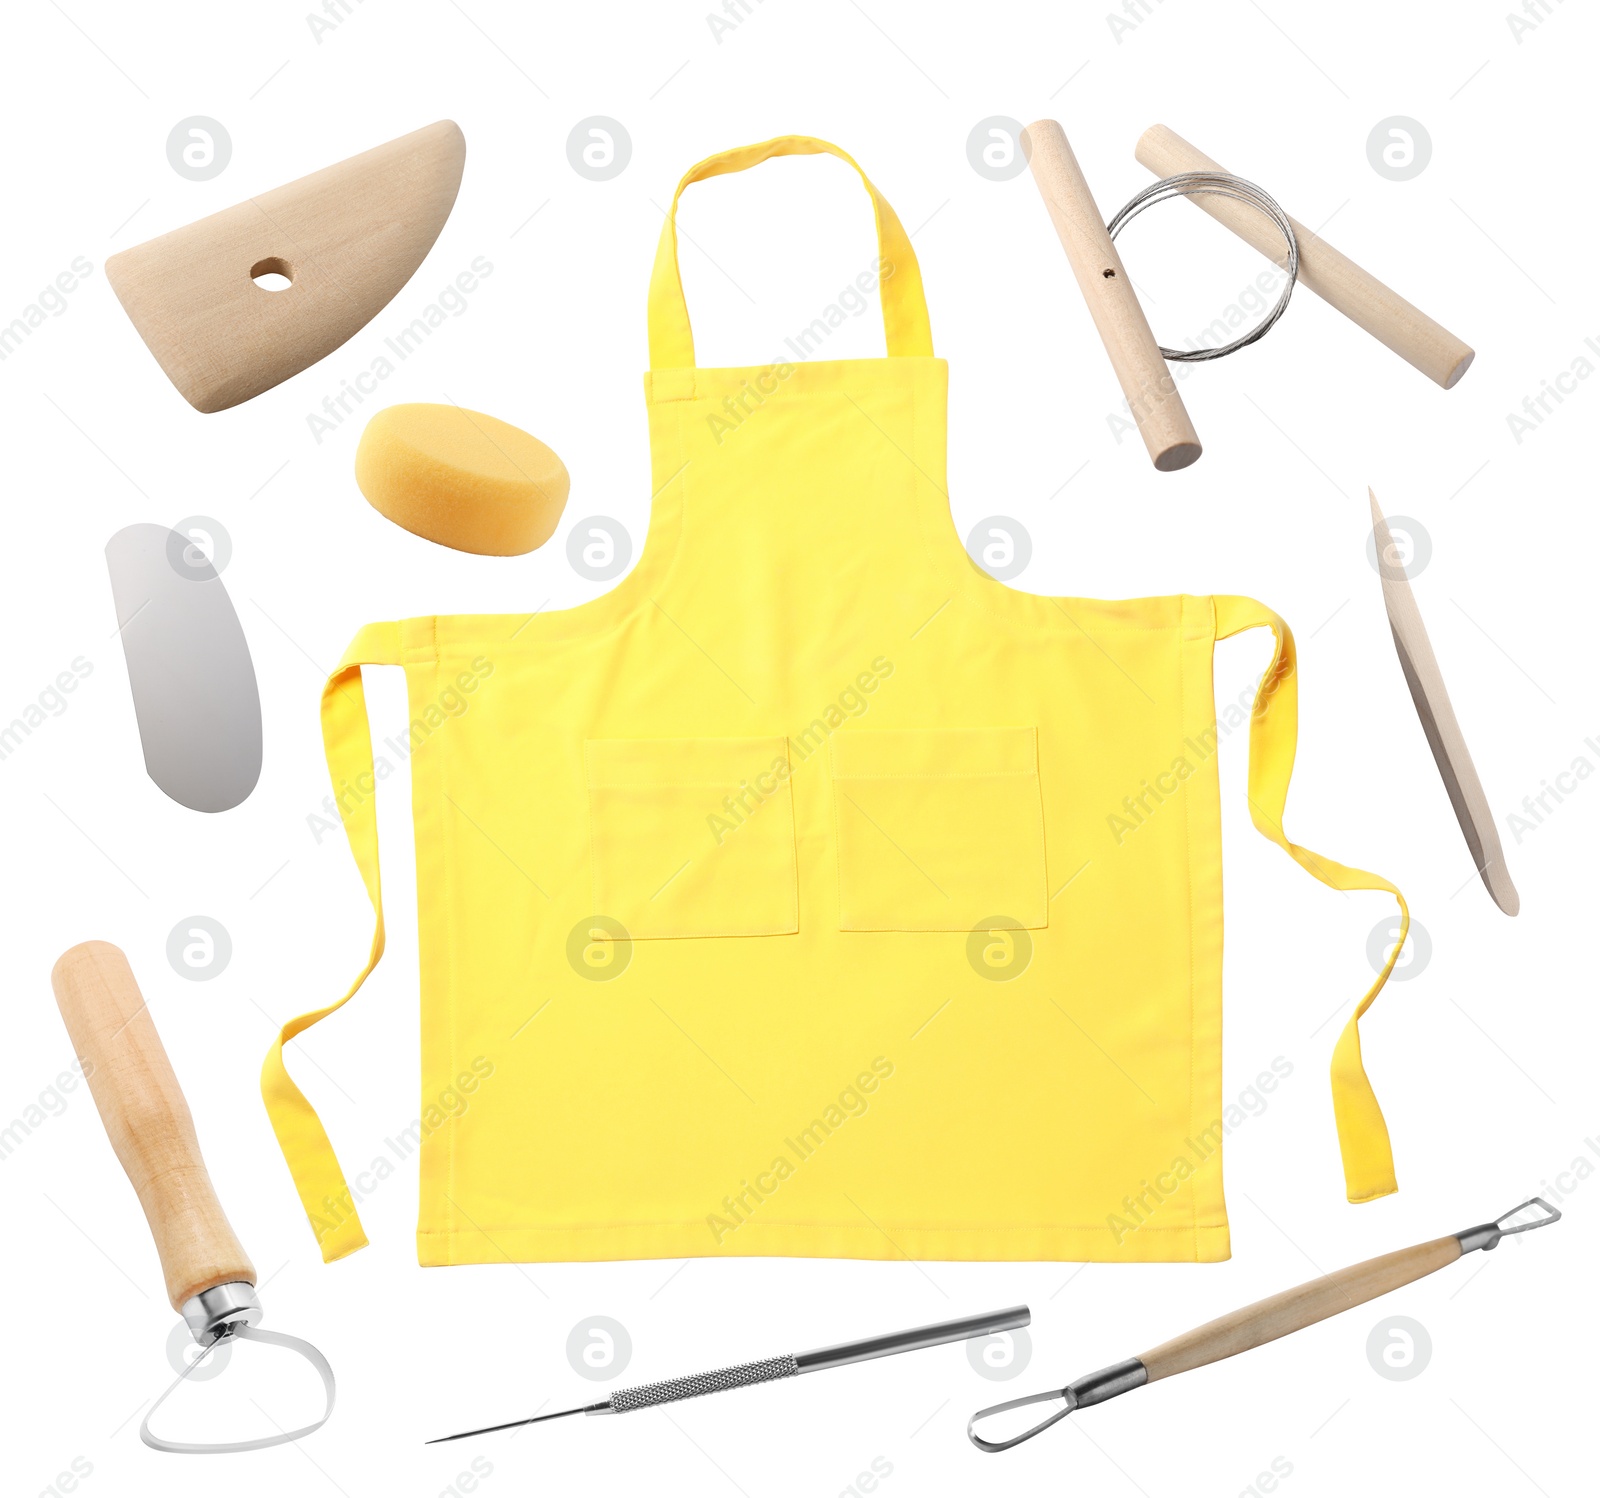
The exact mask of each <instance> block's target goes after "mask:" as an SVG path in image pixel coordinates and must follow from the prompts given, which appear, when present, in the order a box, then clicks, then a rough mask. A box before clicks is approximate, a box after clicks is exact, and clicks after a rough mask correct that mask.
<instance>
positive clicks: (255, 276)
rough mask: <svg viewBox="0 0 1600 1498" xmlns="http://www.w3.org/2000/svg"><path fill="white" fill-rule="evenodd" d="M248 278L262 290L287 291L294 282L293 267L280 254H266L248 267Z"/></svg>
mask: <svg viewBox="0 0 1600 1498" xmlns="http://www.w3.org/2000/svg"><path fill="white" fill-rule="evenodd" d="M250 279H251V280H252V281H254V282H255V283H256V285H257V286H259V287H260V288H261V289H262V290H263V291H287V290H288V289H289V287H290V286H291V285H293V284H294V267H293V266H292V265H290V264H289V262H288V261H287V260H285V259H284V258H283V257H282V256H281V255H268V256H267V258H266V259H265V260H258V261H256V263H255V264H254V265H252V266H251V267H250Z"/></svg>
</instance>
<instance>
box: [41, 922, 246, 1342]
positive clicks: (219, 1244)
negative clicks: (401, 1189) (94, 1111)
mask: <svg viewBox="0 0 1600 1498" xmlns="http://www.w3.org/2000/svg"><path fill="white" fill-rule="evenodd" d="M50 982H51V985H52V986H53V987H54V988H55V991H56V1003H57V1004H58V1005H59V1006H60V1009H61V1017H62V1019H64V1020H65V1021H66V1022H67V1034H68V1035H70V1036H71V1037H72V1044H73V1046H74V1048H75V1049H76V1050H77V1053H78V1057H79V1060H80V1061H81V1062H82V1063H83V1072H84V1075H85V1076H86V1077H87V1078H88V1079H89V1091H90V1092H91V1093H93V1094H94V1101H95V1106H96V1107H97V1108H99V1110H100V1117H101V1119H102V1120H103V1121H104V1123H105V1126H106V1133H107V1134H109V1135H110V1136H111V1147H112V1148H113V1149H114V1150H116V1152H117V1158H118V1159H119V1160H120V1161H122V1168H123V1169H124V1170H125V1171H127V1173H128V1179H129V1180H130V1181H132V1182H133V1189H134V1190H135V1191H137V1192H138V1193H139V1204H140V1205H141V1206H142V1207H143V1208H144V1215H145V1218H146V1220H147V1221H148V1222H149V1224H150V1231H151V1233H152V1235H154V1237H155V1240H156V1250H157V1252H158V1253H159V1254H160V1255H161V1268H162V1271H163V1273H164V1274H165V1275H166V1278H167V1298H168V1299H169V1300H170V1301H171V1302H172V1308H173V1310H175V1311H182V1309H183V1303H184V1302H185V1301H186V1300H188V1299H189V1298H190V1297H191V1296H195V1295H198V1294H199V1293H200V1292H201V1291H202V1290H209V1289H211V1288H212V1287H213V1286H216V1285H225V1284H228V1283H229V1282H230V1281H235V1280H243V1281H245V1282H246V1283H248V1284H251V1285H253V1284H255V1282H256V1271H255V1268H254V1266H253V1265H252V1264H251V1263H250V1260H249V1259H248V1258H247V1257H246V1255H245V1251H244V1249H243V1248H241V1247H240V1246H239V1240H238V1239H237V1238H236V1237H234V1235H233V1229H232V1228H231V1227H229V1226H228V1219H227V1218H226V1217H225V1216H224V1215H223V1211H222V1205H221V1203H220V1202H218V1200H217V1194H216V1192H215V1191H214V1190H213V1189H212V1186H211V1177H210V1176H209V1175H207V1174H206V1165H205V1161H204V1160H202V1159H201V1158H200V1144H199V1141H198V1140H197V1139H196V1138H195V1133H194V1119H193V1118H192V1117H191V1116H190V1114H189V1105H188V1104H187V1103H186V1102H185V1101H184V1099H183V1090H182V1089H181V1088H180V1087H179V1086H178V1079H177V1077H176V1076H174V1075H173V1071H172V1063H171V1062H170V1061H169V1060H168V1059H167V1053H166V1050H165V1049H164V1048H163V1046H162V1044H161V1037H160V1036H159V1035H158V1034H156V1027H155V1021H154V1020H152V1019H151V1018H150V1011H149V1010H148V1009H147V1008H146V1007H145V1003H144V999H143V997H142V996H141V995H140V993H139V985H138V984H137V983H136V982H135V981H134V977H133V972H132V970H131V969H130V968H129V966H128V959H127V958H126V957H125V956H123V954H122V951H121V949H120V948H118V947H114V946H112V945H111V943H110V942H106V941H86V942H84V943H83V944H82V945H81V946H76V947H73V948H72V950H71V951H69V952H67V953H65V954H64V955H63V956H62V957H61V959H60V960H59V961H58V962H57V963H56V965H55V969H54V971H53V972H52V973H51V974H50Z"/></svg>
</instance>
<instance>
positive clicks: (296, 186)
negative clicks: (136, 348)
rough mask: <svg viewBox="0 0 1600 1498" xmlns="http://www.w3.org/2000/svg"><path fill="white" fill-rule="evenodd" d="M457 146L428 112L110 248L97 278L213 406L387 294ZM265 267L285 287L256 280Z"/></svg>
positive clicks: (461, 156) (182, 388)
mask: <svg viewBox="0 0 1600 1498" xmlns="http://www.w3.org/2000/svg"><path fill="white" fill-rule="evenodd" d="M466 154H467V142H466V138H465V137H464V136H463V135H462V133H461V130H460V127H459V126H457V125H456V124H455V122H454V121H452V120H440V121H439V122H438V123H437V124H433V125H428V126H425V127H424V128H423V129H421V130H414V131H412V133H411V134H410V135H402V136H401V137H400V138H399V139H398V140H392V141H390V142H388V144H387V145H382V146H378V147H376V148H374V149H373V150H371V151H363V152H362V153H361V154H360V155H359V156H352V157H350V159H349V160H348V161H341V162H339V163H337V164H336V165H334V166H330V167H324V168H323V169H322V170H321V171H320V172H313V173H312V174H311V175H310V176H309V177H301V178H300V179H299V180H298V181H296V182H290V183H287V184H286V185H285V186H283V187H275V188H273V189H272V191H271V192H265V193H262V194H261V195H260V196H259V197H254V198H249V199H246V201H244V202H243V203H236V204H235V205H234V206H233V207H232V208H225V209H223V211H222V212H221V213H214V214H212V215H211V217H210V218H203V219H200V220H199V221H198V222H197V223H193V224H189V225H187V226H185V227H184V228H182V229H174V230H173V231H172V233H170V234H163V235H161V236H160V237H159V238H158V239H151V240H147V241H146V242H145V243H144V244H141V245H135V246H134V247H133V248H132V249H130V250H124V251H122V253H121V254H118V255H113V256H112V257H111V258H110V259H109V260H108V261H106V279H107V280H108V281H110V282H111V289H112V290H113V291H115V292H116V294H117V299H118V300H119V301H120V302H121V303H122V307H123V310H124V311H125V312H126V313H127V314H128V316H129V318H131V319H132V321H133V325H134V327H135V328H137V329H138V330H139V336H140V337H141V338H143V339H144V341H145V343H146V345H148V347H149V349H150V352H151V353H152V354H154V355H155V356H156V362H157V363H158V364H160V366H161V368H162V369H163V370H164V371H165V372H166V375H167V378H168V379H169V380H171V381H172V383H173V384H174V385H176V386H177V387H178V391H179V393H180V394H181V395H182V396H183V398H184V399H185V400H187V401H188V402H189V404H190V405H192V406H193V407H194V408H195V409H196V410H198V411H208V412H209V411H225V410H227V409H228V407H229V406H237V405H238V404H239V403H240V402H241V401H247V400H249V399H250V398H251V397H252V396H256V395H260V394H261V392H262V391H263V390H270V389H271V388H272V387H273V386H274V385H277V384H281V383H282V382H283V381H284V380H287V379H288V378H289V377H290V376H291V375H297V374H299V373H300V371H301V370H302V369H306V368H309V367H310V366H311V365H313V364H315V363H316V362H317V361H318V360H319V359H323V358H326V357H327V356H328V355H329V354H331V353H332V352H333V351H334V350H335V349H336V348H338V347H339V346H340V344H342V343H344V342H345V341H346V340H347V339H349V338H351V337H353V336H354V335H355V334H356V333H358V332H359V331H360V330H361V329H362V328H364V327H365V326H366V325H367V324H368V323H369V322H371V320H372V319H373V318H374V317H375V316H376V315H377V314H378V313H379V312H380V311H381V310H382V309H383V308H384V307H385V306H387V305H388V303H389V302H390V301H391V300H392V299H393V297H394V296H395V294H396V293H397V292H398V291H399V290H400V288H401V287H402V286H404V285H405V284H406V282H407V281H409V280H410V279H411V277H412V274H413V273H414V272H415V271H416V269H417V267H418V266H419V265H421V264H422V261H423V259H424V257H425V256H426V255H427V253H428V251H429V250H430V249H431V248H432V247H433V242H434V240H436V239H437V238H438V237H439V231H440V230H441V229H442V228H444V223H445V220H446V219H447V218H449V216H450V210H451V208H452V207H453V206H454V204H455V200H456V192H457V190H458V189H459V188H460V186H461V169H462V166H463V165H464V163H465V161H466ZM267 272H276V273H277V274H279V275H285V276H288V278H289V280H290V285H289V286H288V287H286V288H285V289H284V290H282V291H267V290H264V289H263V288H262V287H260V286H257V285H256V284H255V280H254V278H255V277H256V276H258V275H263V274H265V273H267Z"/></svg>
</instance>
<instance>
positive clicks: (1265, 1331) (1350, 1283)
mask: <svg viewBox="0 0 1600 1498" xmlns="http://www.w3.org/2000/svg"><path fill="white" fill-rule="evenodd" d="M1530 1209H1532V1210H1534V1211H1535V1212H1536V1214H1537V1215H1534V1216H1532V1217H1524V1214H1526V1213H1528V1212H1529V1211H1530ZM1560 1220H1561V1214H1560V1212H1558V1211H1557V1210H1556V1209H1555V1208H1554V1207H1552V1206H1551V1205H1550V1203H1549V1202H1547V1201H1545V1200H1544V1198H1543V1197H1538V1196H1535V1197H1533V1198H1531V1199H1530V1200H1528V1201H1525V1202H1523V1203H1522V1205H1521V1206H1518V1207H1513V1208H1512V1209H1511V1210H1510V1211H1509V1212H1506V1213H1504V1214H1503V1215H1502V1216H1500V1217H1497V1218H1496V1219H1495V1220H1494V1221H1493V1222H1486V1223H1483V1224H1481V1225H1480V1226H1478V1227H1473V1228H1467V1229H1465V1230H1464V1231H1462V1232H1459V1233H1452V1234H1450V1235H1449V1236H1448V1237H1445V1238H1435V1239H1433V1240H1432V1241H1431V1242H1428V1243H1418V1244H1416V1245H1415V1246H1413V1247H1411V1248H1402V1249H1401V1250H1400V1251H1399V1252H1398V1253H1392V1254H1383V1255H1381V1256H1380V1257H1378V1258H1376V1259H1368V1260H1366V1261H1365V1262H1364V1263H1361V1264H1353V1265H1351V1266H1350V1268H1348V1269H1341V1270H1339V1271H1337V1272H1336V1273H1334V1274H1328V1275H1324V1276H1323V1277H1322V1278H1321V1279H1316V1280H1310V1281H1308V1282H1307V1283H1306V1284H1304V1285H1298V1286H1296V1287H1295V1288H1294V1289H1293V1290H1284V1291H1282V1292H1280V1293H1279V1294H1277V1295H1272V1296H1269V1297H1268V1298H1267V1299H1266V1300H1258V1301H1257V1302H1256V1303H1255V1304H1254V1305H1250V1306H1245V1307H1244V1308H1243V1309H1242V1310H1238V1311H1234V1312H1232V1313H1231V1314H1230V1315H1227V1316H1221V1317H1218V1319H1217V1320H1215V1321H1208V1322H1207V1323H1206V1324H1205V1325H1204V1326H1199V1327H1196V1328H1195V1329H1194V1330H1193V1331H1192V1332H1185V1333H1184V1334H1183V1335H1182V1336H1181V1337H1174V1338H1173V1339H1172V1340H1171V1341H1170V1342H1163V1343H1162V1344H1161V1346H1159V1347H1157V1348H1154V1349H1152V1350H1151V1351H1150V1352H1146V1353H1143V1354H1141V1355H1140V1356H1139V1357H1136V1358H1127V1359H1125V1360H1124V1361H1123V1362H1120V1363H1113V1364H1112V1365H1111V1366H1110V1367H1109V1368H1102V1369H1100V1370H1099V1372H1097V1373H1090V1374H1088V1375H1087V1376H1085V1377H1083V1378H1079V1379H1075V1380H1074V1381H1073V1382H1072V1383H1070V1384H1068V1385H1067V1386H1066V1388H1064V1389H1050V1390H1047V1391H1046V1392H1045V1393H1043V1394H1028V1395H1025V1396H1024V1397H1023V1398H1021V1399H1009V1400H1007V1401H1006V1402H1005V1403H1004V1404H994V1405H990V1406H989V1408H988V1409H984V1410H979V1411H978V1413H977V1414H975V1415H974V1416H973V1417H972V1418H971V1419H970V1420H969V1421H967V1438H968V1440H970V1441H971V1442H972V1444H973V1445H974V1446H976V1447H977V1448H978V1449H979V1450H980V1451H991V1452H992V1451H1009V1450H1010V1449H1011V1448H1012V1447H1013V1446H1020V1445H1021V1444H1022V1443H1023V1442H1024V1441H1027V1440H1030V1439H1031V1438H1032V1437H1034V1436H1036V1435H1038V1434H1039V1432H1040V1431H1042V1430H1049V1428H1050V1427H1051V1426H1052V1425H1054V1424H1055V1423H1056V1422H1057V1421H1058V1420H1064V1419H1066V1417H1067V1416H1068V1415H1070V1414H1071V1413H1072V1412H1073V1411H1074V1410H1081V1409H1087V1408H1088V1407H1089V1406H1090V1405H1091V1404H1103V1403H1105V1401H1106V1400H1108V1399H1114V1398H1115V1397H1116V1396H1117V1395H1118V1394H1126V1393H1128V1391H1129V1390H1131V1389H1137V1388H1139V1387H1141V1386H1142V1385H1144V1384H1153V1383H1155V1381H1156V1380H1157V1379H1161V1378H1169V1377H1171V1376H1172V1375H1173V1374H1174V1373H1187V1372H1188V1371H1189V1370H1190V1369H1191V1368H1201V1367H1204V1366H1205V1365H1206V1364H1207V1363H1216V1362H1220V1361H1221V1360H1222V1359H1223V1358H1231V1357H1233V1356H1234V1354H1235V1353H1240V1352H1248V1351H1249V1350H1250V1349H1251V1348H1252V1347H1260V1346H1261V1345H1262V1344H1263V1343H1266V1342H1273V1341H1276V1340H1277V1339H1278V1338H1279V1337H1286V1336H1288V1335H1289V1333H1290V1332H1297V1331H1300V1330H1302V1329H1303V1328H1305V1327H1308V1326H1313V1325H1315V1324H1316V1323H1317V1322H1319V1321H1325V1320H1327V1318H1328V1317H1329V1316H1337V1315H1338V1314H1339V1312H1340V1311H1348V1310H1350V1309H1351V1308H1352V1307H1353V1306H1358V1305H1361V1304H1362V1303H1363V1302H1365V1301H1369V1300H1375V1299H1377V1297H1378V1296H1380V1295H1387V1294H1388V1293H1389V1291H1391V1290H1398V1289H1399V1288H1400V1287H1401V1286H1402V1285H1409V1284H1410V1283H1411V1282H1412V1281H1413V1280H1420V1279H1422V1278H1423V1277H1424V1276H1425V1275H1429V1274H1432V1273H1433V1272H1434V1271H1435V1270H1436V1269H1443V1268H1444V1267H1445V1266H1446V1265H1447V1264H1453V1263H1455V1261H1456V1260H1457V1259H1459V1258H1460V1257H1461V1256H1462V1254H1469V1253H1472V1252H1473V1251H1474V1250H1476V1249H1480V1248H1481V1249H1485V1250H1488V1249H1491V1248H1493V1247H1494V1246H1495V1245H1496V1244H1497V1243H1499V1241H1500V1240H1501V1239H1502V1238H1506V1237H1509V1236H1510V1235H1511V1234H1513V1233H1526V1232H1529V1231H1531V1230H1532V1229H1533V1228H1542V1227H1548V1226H1549V1225H1550V1224H1551V1223H1553V1222H1559V1221H1560ZM1036 1404H1038V1405H1052V1406H1056V1408H1053V1409H1052V1410H1051V1411H1050V1413H1049V1414H1047V1415H1046V1416H1045V1418H1044V1419H1043V1420H1040V1421H1038V1422H1037V1423H1036V1424H1034V1425H1030V1426H1029V1427H1028V1428H1027V1429H1026V1430H1023V1431H1022V1432H1021V1433H1020V1434H1017V1435H1010V1436H1006V1437H1003V1438H999V1439H994V1438H991V1437H986V1436H981V1435H979V1434H978V1429H977V1427H978V1424H979V1422H980V1421H985V1420H992V1419H993V1417H995V1416H997V1415H1004V1414H1006V1413H1008V1412H1009V1411H1011V1410H1020V1409H1025V1408H1027V1407H1029V1406H1031V1405H1036ZM991 1428H992V1427H991Z"/></svg>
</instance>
